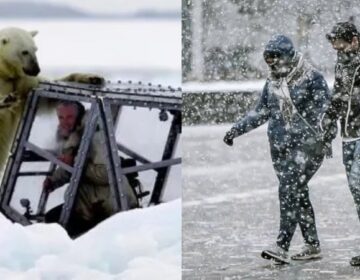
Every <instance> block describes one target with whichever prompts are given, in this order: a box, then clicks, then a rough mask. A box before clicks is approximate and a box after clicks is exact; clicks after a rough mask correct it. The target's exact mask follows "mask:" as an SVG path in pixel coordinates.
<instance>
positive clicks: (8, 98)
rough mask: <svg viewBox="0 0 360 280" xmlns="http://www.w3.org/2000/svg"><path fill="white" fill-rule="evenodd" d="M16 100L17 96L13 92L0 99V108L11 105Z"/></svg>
mask: <svg viewBox="0 0 360 280" xmlns="http://www.w3.org/2000/svg"><path fill="white" fill-rule="evenodd" d="M16 101H17V98H16V96H15V95H13V94H9V95H8V96H6V97H5V98H3V99H2V100H0V109H5V108H8V107H10V106H11V105H13V104H14V103H15V102H16Z"/></svg>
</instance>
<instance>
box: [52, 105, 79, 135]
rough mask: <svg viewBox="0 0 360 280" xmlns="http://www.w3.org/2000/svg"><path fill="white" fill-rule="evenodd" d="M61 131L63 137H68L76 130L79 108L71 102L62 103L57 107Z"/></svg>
mask: <svg viewBox="0 0 360 280" xmlns="http://www.w3.org/2000/svg"><path fill="white" fill-rule="evenodd" d="M56 111H57V116H58V119H59V132H60V135H61V136H62V137H68V136H69V135H70V134H71V132H73V131H74V130H75V127H76V119H77V114H78V110H77V108H76V106H74V105H71V104H60V105H59V106H58V107H57V110H56Z"/></svg>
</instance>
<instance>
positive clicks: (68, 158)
mask: <svg viewBox="0 0 360 280" xmlns="http://www.w3.org/2000/svg"><path fill="white" fill-rule="evenodd" d="M58 160H61V161H62V162H63V163H66V164H67V165H70V166H72V165H73V163H74V157H73V156H72V155H65V154H64V155H60V156H59V157H58Z"/></svg>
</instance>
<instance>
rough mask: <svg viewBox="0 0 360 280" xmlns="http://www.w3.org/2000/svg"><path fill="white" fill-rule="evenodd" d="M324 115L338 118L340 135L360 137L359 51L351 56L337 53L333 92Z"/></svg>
mask: <svg viewBox="0 0 360 280" xmlns="http://www.w3.org/2000/svg"><path fill="white" fill-rule="evenodd" d="M326 117H329V118H331V119H340V124H341V136H342V137H344V138H359V137H360V51H358V52H357V53H355V54H354V55H353V56H350V55H347V54H345V53H339V54H338V60H337V62H336V66H335V83H334V94H333V97H332V102H331V107H330V108H329V109H328V111H327V116H326Z"/></svg>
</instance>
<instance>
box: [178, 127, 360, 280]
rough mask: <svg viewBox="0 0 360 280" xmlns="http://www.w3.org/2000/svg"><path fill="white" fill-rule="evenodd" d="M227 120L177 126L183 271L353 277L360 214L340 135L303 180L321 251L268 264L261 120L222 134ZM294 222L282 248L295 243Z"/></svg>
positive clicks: (270, 214)
mask: <svg viewBox="0 0 360 280" xmlns="http://www.w3.org/2000/svg"><path fill="white" fill-rule="evenodd" d="M229 127H230V125H222V126H195V127H184V129H183V137H184V138H183V169H182V170H183V172H182V174H183V234H182V236H183V279H195V280H200V279H207V280H208V279H209V280H218V279H219V280H220V279H224V280H225V279H227V280H230V279H241V280H243V279H258V280H260V279H281V280H282V279H283V280H293V279H294V280H316V279H326V280H330V279H360V269H358V268H353V267H351V266H350V265H349V260H350V258H351V257H353V256H355V255H357V254H359V255H360V222H359V221H358V218H357V215H356V211H355V206H354V203H353V200H352V197H351V194H350V191H349V189H348V187H347V183H346V177H345V172H344V167H343V165H342V156H341V142H340V140H339V138H337V140H336V142H335V144H334V158H333V159H330V160H326V161H325V162H324V164H323V166H322V167H321V168H320V170H319V172H318V173H317V174H316V175H315V177H314V178H313V179H312V181H310V184H309V187H310V196H311V200H312V203H313V206H314V209H315V215H316V222H317V228H318V234H319V238H320V242H321V246H322V251H323V258H322V259H320V260H316V261H307V262H306V261H305V262H293V263H291V264H290V265H288V266H280V267H276V266H273V265H271V263H270V262H269V261H267V260H264V259H262V258H261V257H260V253H261V251H262V250H264V249H266V248H269V246H271V245H273V244H274V243H275V240H276V236H277V232H278V226H279V202H278V197H277V179H276V177H275V173H274V171H273V169H272V165H271V161H270V155H269V145H268V142H267V136H266V127H265V126H263V127H261V128H258V129H257V130H254V131H252V132H251V133H249V134H247V135H244V136H242V137H240V138H237V139H236V140H235V144H234V146H233V147H227V146H226V145H225V144H223V142H222V138H223V135H224V133H225V131H226V130H227V129H228V128H229ZM301 246H302V239H301V234H300V231H299V229H297V232H296V234H295V237H294V239H293V242H292V246H291V248H290V253H293V252H295V251H296V250H299V249H300V248H301Z"/></svg>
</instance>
